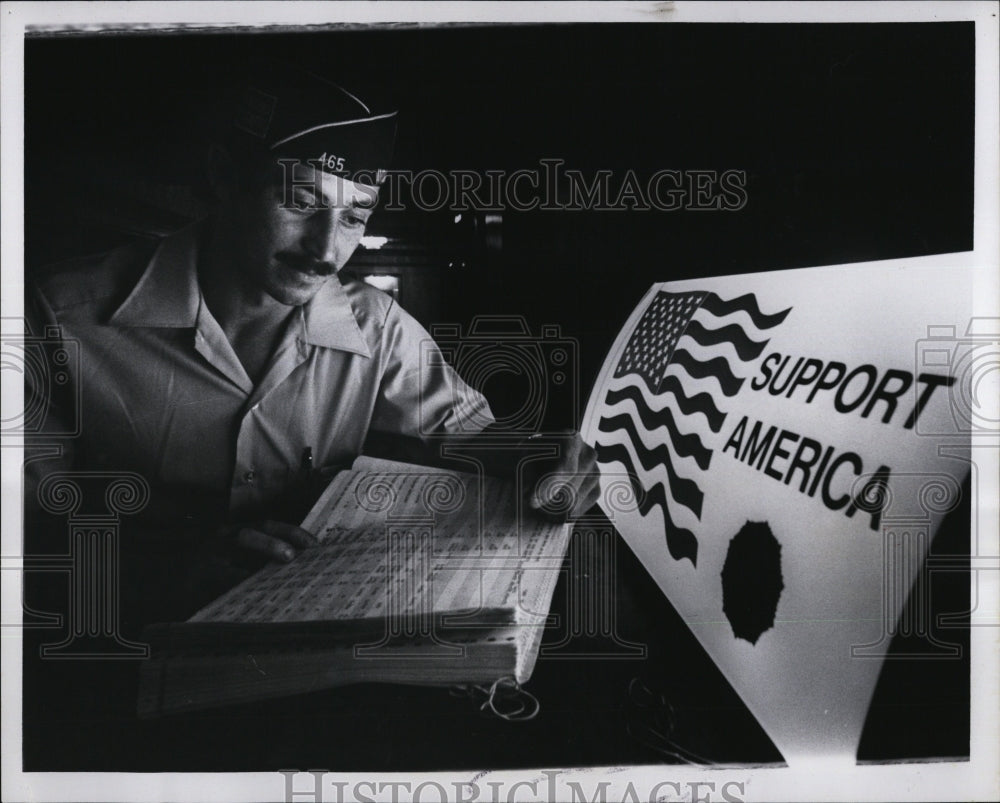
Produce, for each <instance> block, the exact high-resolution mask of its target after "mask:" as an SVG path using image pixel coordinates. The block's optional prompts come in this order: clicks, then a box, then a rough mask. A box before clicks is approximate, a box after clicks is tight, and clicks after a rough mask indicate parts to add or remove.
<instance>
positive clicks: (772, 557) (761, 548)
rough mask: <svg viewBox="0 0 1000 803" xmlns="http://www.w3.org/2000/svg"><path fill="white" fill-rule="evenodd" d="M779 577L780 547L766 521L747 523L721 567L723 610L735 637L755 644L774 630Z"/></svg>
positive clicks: (734, 540)
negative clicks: (763, 635) (765, 634)
mask: <svg viewBox="0 0 1000 803" xmlns="http://www.w3.org/2000/svg"><path fill="white" fill-rule="evenodd" d="M784 587H785V583H784V580H783V579H782V577H781V544H779V543H778V540H777V539H776V538H775V537H774V534H773V533H772V532H771V528H770V527H769V526H768V524H767V522H766V521H748V522H747V523H746V524H744V525H743V528H742V529H741V530H740V531H739V532H738V533H736V535H734V536H733V539H732V540H731V541H730V542H729V551H728V552H727V553H726V562H725V564H723V566H722V610H723V612H724V613H725V614H726V618H727V619H728V620H729V624H730V626H731V627H732V628H733V635H734V636H735V637H736V638H741V639H745V640H746V641H749V642H750V643H751V644H756V643H757V639H759V638H760V636H761V633H763V632H764V631H765V630H770V629H771V628H772V627H774V614H775V612H776V611H777V610H778V599H779V598H780V597H781V592H782V590H783V589H784Z"/></svg>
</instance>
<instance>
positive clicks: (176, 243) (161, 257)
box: [109, 223, 201, 328]
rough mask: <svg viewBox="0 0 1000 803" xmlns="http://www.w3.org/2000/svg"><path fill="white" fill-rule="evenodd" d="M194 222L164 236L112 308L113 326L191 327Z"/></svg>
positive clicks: (196, 291) (195, 293)
mask: <svg viewBox="0 0 1000 803" xmlns="http://www.w3.org/2000/svg"><path fill="white" fill-rule="evenodd" d="M200 231H201V225H200V224H199V223H195V224H193V225H191V226H187V227H185V228H183V229H181V230H180V231H178V232H175V233H174V234H171V235H170V236H168V237H165V238H164V239H163V240H162V241H161V242H160V245H159V247H158V248H157V249H156V251H155V253H154V254H153V257H152V259H150V260H149V264H148V265H147V266H146V270H145V271H144V272H143V274H142V276H141V277H140V279H139V281H138V283H137V284H136V286H135V287H134V288H133V289H132V292H131V293H129V295H128V298H126V299H125V301H123V302H122V305H121V306H120V307H118V309H117V310H115V313H114V314H113V315H112V316H111V320H110V321H109V323H111V325H113V326H163V327H175V328H183V327H193V326H194V325H195V323H196V322H197V320H198V307H199V306H200V304H201V290H200V288H199V287H198V274H197V272H196V270H197V257H198V235H199V233H200Z"/></svg>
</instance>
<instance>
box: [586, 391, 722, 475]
mask: <svg viewBox="0 0 1000 803" xmlns="http://www.w3.org/2000/svg"><path fill="white" fill-rule="evenodd" d="M636 413H637V414H638V416H639V421H640V422H641V423H642V426H643V428H644V429H645V430H646V431H647V432H655V431H656V430H657V429H659V428H660V427H665V428H666V430H667V434H668V435H669V436H670V443H671V444H672V445H673V447H674V451H675V452H676V453H677V454H678V455H679V456H680V457H693V458H694V460H695V462H696V463H697V464H698V468H700V469H701V470H702V471H705V470H706V469H707V468H708V467H709V465H711V463H712V450H711V449H708V448H706V447H705V444H703V443H702V442H701V438H700V437H699V436H698V433H696V432H692V433H690V434H684V433H683V432H681V431H680V430H679V429H677V424H675V423H674V416H673V413H671V412H670V409H669V408H667V407H664V408H663V409H662V410H658V411H656V412H654V411H653V410H650V409H649V408H648V407H646V405H645V404H636ZM598 429H599V430H600V431H601V432H614V431H615V430H619V429H624V430H625V431H626V432H628V433H629V437H630V438H631V437H632V436H633V435H635V437H636V438H638V434H637V433H636V428H635V424H634V423H633V421H632V417H631V416H630V415H628V414H625V413H623V414H621V415H616V416H612V417H610V418H602V419H601V421H600V423H599V424H598ZM634 443H635V440H634V439H633V445H634Z"/></svg>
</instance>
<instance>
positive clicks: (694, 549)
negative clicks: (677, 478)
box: [596, 443, 698, 567]
mask: <svg viewBox="0 0 1000 803" xmlns="http://www.w3.org/2000/svg"><path fill="white" fill-rule="evenodd" d="M596 451H597V461H598V462H599V463H612V462H614V461H618V462H619V463H621V464H622V465H624V466H625V470H626V471H627V472H628V476H629V481H630V482H631V484H632V491H633V493H634V494H635V496H636V499H639V500H641V501H640V502H639V513H640V515H642V516H647V515H648V514H649V511H651V510H652V509H653V508H654V507H658V508H659V509H660V513H661V514H662V515H663V534H664V537H665V538H666V542H667V551H668V552H670V557H672V558H673V559H674V560H676V561H681V560H684V559H685V558H687V559H688V560H690V561H691V565H692V566H694V567H697V566H698V539H697V538H695V535H694V533H692V532H691V531H690V530H687V529H685V528H683V527H678V526H677V525H675V524H674V522H673V519H671V518H670V511H669V510H668V509H667V497H666V494H665V493H664V490H663V485H662V483H659V482H656V483H653V485H652V486H651V487H650V488H649V489H648V490H647V489H644V488H643V487H642V486H641V485H640V484H639V481H638V479H637V478H636V471H635V466H634V465H633V463H632V458H631V457H630V456H629V453H628V450H627V449H625V447H624V446H621V445H618V446H617V448H615V447H613V446H604V445H603V444H600V443H599V444H597V449H596Z"/></svg>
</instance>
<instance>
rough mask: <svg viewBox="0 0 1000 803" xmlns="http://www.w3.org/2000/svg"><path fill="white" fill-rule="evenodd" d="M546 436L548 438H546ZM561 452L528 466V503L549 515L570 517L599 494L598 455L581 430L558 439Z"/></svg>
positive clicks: (526, 469) (583, 511)
mask: <svg viewBox="0 0 1000 803" xmlns="http://www.w3.org/2000/svg"><path fill="white" fill-rule="evenodd" d="M546 440H547V439H546ZM557 442H558V444H559V447H560V456H559V457H558V458H554V459H553V460H552V461H546V460H534V461H532V462H530V463H528V464H527V465H526V466H525V470H524V474H523V478H524V481H525V484H524V493H525V496H526V498H527V500H528V506H529V507H530V508H532V509H533V510H537V511H538V512H539V513H541V514H542V515H543V516H545V517H546V518H551V519H554V520H557V521H567V520H572V519H575V518H578V517H580V516H582V515H583V514H584V513H586V512H587V511H588V510H589V509H590V508H591V507H592V506H593V505H594V503H595V502H596V501H597V499H598V496H599V494H600V485H599V478H600V474H599V472H598V469H597V455H596V453H595V452H594V450H593V449H592V448H591V447H590V446H589V445H588V444H587V443H585V442H584V441H583V439H582V438H581V437H580V436H579V435H578V434H572V435H567V436H563V437H561V438H559V439H558V441H557Z"/></svg>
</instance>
